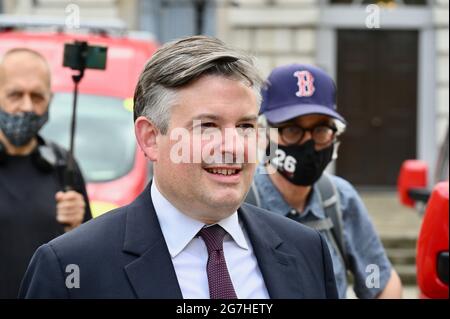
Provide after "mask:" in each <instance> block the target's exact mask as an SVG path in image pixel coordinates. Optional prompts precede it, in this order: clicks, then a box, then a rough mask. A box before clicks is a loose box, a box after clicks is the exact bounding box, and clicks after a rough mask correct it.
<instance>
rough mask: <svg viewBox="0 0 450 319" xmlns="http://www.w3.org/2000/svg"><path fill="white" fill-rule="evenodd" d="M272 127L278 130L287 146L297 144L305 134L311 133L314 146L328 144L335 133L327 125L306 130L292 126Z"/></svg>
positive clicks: (333, 128)
mask: <svg viewBox="0 0 450 319" xmlns="http://www.w3.org/2000/svg"><path fill="white" fill-rule="evenodd" d="M273 127H274V128H277V129H278V134H279V135H280V137H281V140H282V141H283V142H284V143H285V144H287V145H295V144H298V143H299V142H300V141H301V140H302V139H303V137H304V136H305V133H306V132H310V133H311V137H312V139H313V140H314V142H315V143H316V144H319V145H324V144H328V143H330V142H331V141H332V140H333V139H334V137H335V135H336V132H337V128H335V127H333V126H331V125H327V124H319V125H316V126H314V127H311V128H308V129H307V128H304V127H301V126H298V125H294V124H288V125H283V126H273Z"/></svg>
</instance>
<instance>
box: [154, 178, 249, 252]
mask: <svg viewBox="0 0 450 319" xmlns="http://www.w3.org/2000/svg"><path fill="white" fill-rule="evenodd" d="M150 192H151V197H152V201H153V206H154V207H155V211H156V215H157V217H158V221H159V224H160V226H161V231H162V233H163V235H164V239H165V240H166V244H167V247H168V249H169V253H170V256H171V257H172V258H174V257H176V256H177V255H178V254H179V253H180V252H181V251H183V249H184V248H185V247H186V246H187V245H188V244H189V243H190V242H191V240H192V239H193V238H194V237H195V236H197V234H198V232H199V231H200V229H202V228H203V227H204V226H205V224H204V223H202V222H200V221H198V220H195V219H193V218H191V217H189V216H187V215H186V214H183V213H182V212H180V211H179V210H178V209H177V208H176V207H175V206H173V205H172V204H171V203H170V202H169V201H168V200H167V199H166V198H165V197H164V195H162V194H161V192H160V191H159V190H158V187H157V186H156V183H155V181H154V180H153V182H152V185H151V189H150ZM218 224H219V225H220V226H222V227H223V228H224V229H225V230H226V231H227V232H228V234H229V235H230V236H231V238H232V239H233V240H234V241H235V242H236V244H237V245H238V246H239V247H241V248H243V249H248V244H247V241H246V240H245V237H244V233H243V231H242V228H241V226H240V223H239V219H238V214H237V212H234V213H233V214H232V215H231V216H229V217H227V218H225V219H223V220H221V221H220V222H219V223H218Z"/></svg>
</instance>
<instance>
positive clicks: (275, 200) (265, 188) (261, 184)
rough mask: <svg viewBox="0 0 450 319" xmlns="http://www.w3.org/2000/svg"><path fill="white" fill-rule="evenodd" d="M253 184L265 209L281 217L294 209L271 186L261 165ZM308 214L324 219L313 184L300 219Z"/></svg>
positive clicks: (317, 191) (270, 181) (318, 194)
mask: <svg viewBox="0 0 450 319" xmlns="http://www.w3.org/2000/svg"><path fill="white" fill-rule="evenodd" d="M255 183H256V185H257V186H258V189H259V194H260V196H261V195H262V194H263V195H264V202H265V203H266V207H265V208H266V209H269V210H270V211H272V212H275V213H277V214H279V215H283V216H286V215H287V214H288V213H289V212H290V211H292V210H293V209H294V208H293V207H291V206H290V205H289V204H288V203H287V202H286V201H285V199H284V198H283V196H282V195H281V193H280V191H279V190H278V188H276V186H275V185H274V184H273V182H272V180H271V179H270V177H269V175H268V174H267V170H266V168H265V167H264V166H263V165H259V166H258V169H257V171H256V174H255ZM309 213H311V214H313V215H314V216H315V217H316V218H318V219H324V218H325V212H324V210H323V206H322V202H321V199H320V191H319V189H318V186H317V184H314V185H313V187H312V191H311V193H310V195H309V198H308V200H307V203H306V206H305V209H304V213H302V217H306V216H307V215H308V214H309Z"/></svg>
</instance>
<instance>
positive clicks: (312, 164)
mask: <svg viewBox="0 0 450 319" xmlns="http://www.w3.org/2000/svg"><path fill="white" fill-rule="evenodd" d="M269 147H270V145H269V146H268V149H267V153H269ZM314 147H315V143H314V141H313V140H309V141H308V142H306V143H304V144H302V145H291V146H283V145H278V148H277V150H276V151H275V154H274V156H272V157H271V158H269V163H270V165H272V166H273V167H274V168H276V169H277V171H278V172H279V173H280V174H281V176H283V177H284V178H286V179H287V180H288V181H289V182H291V183H292V184H295V185H301V186H310V185H313V184H314V183H315V182H317V180H318V179H319V178H320V176H322V173H323V171H324V170H325V168H326V167H327V165H328V164H329V163H330V162H331V159H332V157H333V152H334V143H333V144H331V145H330V146H329V147H327V148H325V149H323V150H320V151H316V150H315V149H314Z"/></svg>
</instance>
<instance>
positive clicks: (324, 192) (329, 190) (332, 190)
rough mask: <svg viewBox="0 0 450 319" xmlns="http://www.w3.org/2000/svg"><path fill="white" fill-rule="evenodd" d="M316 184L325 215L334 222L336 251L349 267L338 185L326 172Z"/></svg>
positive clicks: (346, 266) (333, 234)
mask: <svg viewBox="0 0 450 319" xmlns="http://www.w3.org/2000/svg"><path fill="white" fill-rule="evenodd" d="M316 185H317V187H318V189H319V193H320V197H321V201H322V207H323V210H324V212H325V216H326V217H327V219H330V220H331V222H332V227H331V229H330V233H331V235H332V244H333V246H335V248H336V251H337V252H338V253H339V255H340V257H341V259H342V261H343V262H344V265H345V268H346V269H349V261H348V255H347V250H346V247H345V240H344V229H343V225H342V223H343V221H342V211H341V207H340V202H339V194H338V192H337V189H336V186H335V185H334V183H333V182H332V180H331V177H330V175H329V174H328V173H326V172H324V173H323V174H322V176H321V177H320V179H319V180H318V181H317V183H316Z"/></svg>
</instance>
